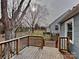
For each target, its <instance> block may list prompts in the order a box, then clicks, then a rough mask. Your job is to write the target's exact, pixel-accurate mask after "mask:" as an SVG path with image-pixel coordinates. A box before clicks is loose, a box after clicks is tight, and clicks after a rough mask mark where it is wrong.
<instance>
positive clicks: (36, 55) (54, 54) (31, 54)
mask: <svg viewBox="0 0 79 59" xmlns="http://www.w3.org/2000/svg"><path fill="white" fill-rule="evenodd" d="M11 59H64V57H63V55H62V54H61V53H60V52H59V51H58V49H57V48H54V47H44V48H43V49H39V47H33V46H29V47H26V48H24V49H23V50H22V51H21V52H20V53H19V55H15V56H14V57H13V58H11Z"/></svg>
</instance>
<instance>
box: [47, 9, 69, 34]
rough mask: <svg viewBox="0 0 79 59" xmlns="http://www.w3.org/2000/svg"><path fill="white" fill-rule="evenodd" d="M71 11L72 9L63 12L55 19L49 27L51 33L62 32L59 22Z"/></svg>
mask: <svg viewBox="0 0 79 59" xmlns="http://www.w3.org/2000/svg"><path fill="white" fill-rule="evenodd" d="M69 12H70V10H68V11H66V12H65V13H64V14H62V15H61V16H60V17H59V18H57V19H56V20H55V21H53V22H52V23H51V24H50V25H49V26H48V28H49V29H50V32H51V33H60V25H59V22H60V21H61V20H62V19H63V18H64V17H65V16H66V15H67V14H68V13H69Z"/></svg>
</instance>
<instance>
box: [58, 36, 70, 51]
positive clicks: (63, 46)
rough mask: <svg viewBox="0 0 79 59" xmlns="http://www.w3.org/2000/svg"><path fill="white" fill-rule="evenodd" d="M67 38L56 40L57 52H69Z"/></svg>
mask: <svg viewBox="0 0 79 59" xmlns="http://www.w3.org/2000/svg"><path fill="white" fill-rule="evenodd" d="M69 46H70V43H69V38H68V37H59V38H58V48H59V51H69Z"/></svg>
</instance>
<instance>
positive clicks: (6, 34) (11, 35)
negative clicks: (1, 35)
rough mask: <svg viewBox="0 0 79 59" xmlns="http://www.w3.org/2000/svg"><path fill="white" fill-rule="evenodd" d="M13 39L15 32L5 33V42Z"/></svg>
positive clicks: (8, 31)
mask: <svg viewBox="0 0 79 59" xmlns="http://www.w3.org/2000/svg"><path fill="white" fill-rule="evenodd" d="M13 38H15V31H13V30H7V31H5V39H6V40H9V39H13Z"/></svg>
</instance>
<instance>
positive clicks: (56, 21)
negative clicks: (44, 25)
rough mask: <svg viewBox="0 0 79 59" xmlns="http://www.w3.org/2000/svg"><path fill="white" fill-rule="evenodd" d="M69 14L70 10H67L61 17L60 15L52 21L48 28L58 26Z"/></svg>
mask: <svg viewBox="0 0 79 59" xmlns="http://www.w3.org/2000/svg"><path fill="white" fill-rule="evenodd" d="M69 12H70V10H67V11H66V12H64V13H63V14H62V15H60V16H59V17H58V18H57V19H56V20H55V21H53V22H52V23H51V24H49V27H50V26H51V25H53V24H58V23H59V22H60V21H61V20H62V19H63V18H64V17H65V16H66V15H68V13H69Z"/></svg>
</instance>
